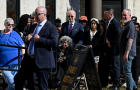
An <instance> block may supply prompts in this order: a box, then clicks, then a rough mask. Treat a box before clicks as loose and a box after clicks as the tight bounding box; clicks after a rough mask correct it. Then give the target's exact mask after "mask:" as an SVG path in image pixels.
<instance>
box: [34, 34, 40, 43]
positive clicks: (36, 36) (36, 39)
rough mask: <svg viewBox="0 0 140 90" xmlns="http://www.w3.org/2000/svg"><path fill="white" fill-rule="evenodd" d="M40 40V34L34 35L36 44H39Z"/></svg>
mask: <svg viewBox="0 0 140 90" xmlns="http://www.w3.org/2000/svg"><path fill="white" fill-rule="evenodd" d="M39 38H40V36H39V35H38V34H35V35H34V41H35V42H37V41H38V39H39Z"/></svg>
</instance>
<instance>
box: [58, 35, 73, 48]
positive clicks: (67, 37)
mask: <svg viewBox="0 0 140 90" xmlns="http://www.w3.org/2000/svg"><path fill="white" fill-rule="evenodd" d="M64 41H67V42H68V44H69V45H70V46H71V45H72V39H71V37H69V36H62V37H61V38H60V42H61V43H63V42H64Z"/></svg>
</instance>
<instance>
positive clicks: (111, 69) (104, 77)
mask: <svg viewBox="0 0 140 90" xmlns="http://www.w3.org/2000/svg"><path fill="white" fill-rule="evenodd" d="M109 75H110V76H111V79H112V82H113V86H116V87H119V86H120V61H119V59H118V55H113V54H112V53H110V52H108V53H105V55H104V56H102V57H101V58H100V62H99V76H100V80H101V84H102V87H106V86H107V85H108V83H109V78H108V77H109Z"/></svg>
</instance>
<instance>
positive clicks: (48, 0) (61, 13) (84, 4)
mask: <svg viewBox="0 0 140 90" xmlns="http://www.w3.org/2000/svg"><path fill="white" fill-rule="evenodd" d="M12 1H14V3H13V2H12ZM139 3H140V0H0V30H2V29H3V28H4V25H3V22H4V20H5V18H7V17H12V18H14V20H15V22H16V21H18V19H19V17H20V16H21V15H23V14H31V13H32V12H33V11H34V10H35V8H36V7H37V6H45V7H46V8H48V14H49V19H50V20H51V21H52V22H53V21H54V19H56V18H60V19H61V20H62V23H63V22H65V21H66V19H67V18H66V12H67V11H68V10H69V9H74V10H75V11H76V14H77V20H78V19H79V17H80V16H82V15H86V16H88V18H89V19H90V18H92V17H95V18H98V19H102V18H103V10H104V8H106V7H112V8H115V11H117V12H116V13H115V15H116V17H117V18H118V19H120V18H121V11H122V9H124V8H129V9H131V10H132V15H133V16H137V17H138V22H140V12H139V11H140V8H139V7H140V4H139ZM11 5H13V6H14V9H13V12H15V14H13V16H10V15H12V14H11V13H9V12H10V10H11V9H12V7H11Z"/></svg>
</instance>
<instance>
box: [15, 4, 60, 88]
mask: <svg viewBox="0 0 140 90" xmlns="http://www.w3.org/2000/svg"><path fill="white" fill-rule="evenodd" d="M35 19H36V21H37V25H36V27H35V29H34V32H33V33H31V34H29V35H27V37H26V39H27V41H29V45H28V49H27V56H26V57H25V60H26V61H27V63H28V62H29V64H30V66H28V67H23V68H26V69H25V70H27V68H28V70H27V71H26V73H24V74H25V75H28V76H29V75H30V74H31V75H30V76H32V77H30V78H31V79H33V81H31V82H30V84H31V85H32V86H30V87H29V89H30V90H36V87H37V88H38V89H39V90H48V78H49V74H50V72H51V71H52V69H53V68H55V67H56V65H55V59H54V51H53V50H54V48H55V47H56V45H57V43H58V41H57V40H58V38H57V28H56V27H55V25H53V24H52V23H51V22H50V21H49V20H48V19H47V9H46V8H45V7H44V6H39V7H37V8H36V9H35ZM28 72H29V73H28ZM35 76H36V77H35ZM36 78H37V80H36ZM36 81H37V82H38V85H36ZM19 83H20V82H19ZM16 86H17V88H16V90H19V89H18V88H20V87H18V86H19V85H18V83H17V85H16Z"/></svg>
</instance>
